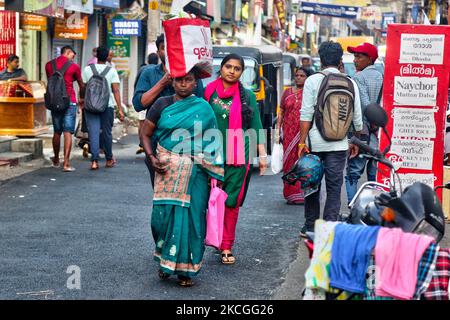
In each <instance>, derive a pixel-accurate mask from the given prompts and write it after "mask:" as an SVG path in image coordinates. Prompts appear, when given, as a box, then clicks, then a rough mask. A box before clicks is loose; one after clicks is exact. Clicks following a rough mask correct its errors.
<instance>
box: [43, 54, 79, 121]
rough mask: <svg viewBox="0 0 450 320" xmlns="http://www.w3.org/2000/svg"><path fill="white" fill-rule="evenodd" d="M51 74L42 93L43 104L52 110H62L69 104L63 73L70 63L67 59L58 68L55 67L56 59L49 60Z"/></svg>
mask: <svg viewBox="0 0 450 320" xmlns="http://www.w3.org/2000/svg"><path fill="white" fill-rule="evenodd" d="M51 64H52V68H53V74H52V75H51V76H50V77H49V78H48V83H47V92H46V93H45V94H44V99H45V106H46V107H47V109H48V110H51V111H54V112H63V111H65V110H66V109H67V108H69V105H70V97H69V96H68V95H67V90H66V83H65V82H64V74H65V73H66V71H67V69H69V67H70V66H71V65H72V62H71V61H67V62H66V63H65V64H64V65H63V66H62V68H61V69H60V70H58V68H57V67H56V60H52V61H51Z"/></svg>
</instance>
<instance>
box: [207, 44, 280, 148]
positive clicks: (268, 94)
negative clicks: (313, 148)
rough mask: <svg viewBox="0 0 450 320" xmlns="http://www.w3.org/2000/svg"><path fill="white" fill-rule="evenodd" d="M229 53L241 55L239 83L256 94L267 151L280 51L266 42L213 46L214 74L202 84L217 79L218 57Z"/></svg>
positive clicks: (274, 112)
mask: <svg viewBox="0 0 450 320" xmlns="http://www.w3.org/2000/svg"><path fill="white" fill-rule="evenodd" d="M230 53H235V54H238V55H240V56H242V57H243V58H244V62H245V69H244V72H243V74H242V76H241V82H242V84H243V85H244V87H246V88H247V89H250V90H252V91H253V92H254V93H255V95H256V100H257V102H258V105H259V112H260V115H261V122H262V125H263V128H264V129H267V149H268V152H269V153H270V149H271V143H270V136H271V129H272V127H273V125H274V120H275V119H276V115H277V111H278V106H279V105H280V101H281V95H282V94H283V55H282V51H281V50H280V49H278V48H277V47H274V46H270V45H262V46H233V47H229V46H213V58H214V59H213V67H214V74H213V76H212V77H210V78H207V79H203V85H204V86H205V87H206V85H207V84H208V83H209V82H211V81H213V80H214V79H216V78H217V76H218V73H219V70H220V64H221V62H222V59H223V58H224V57H225V56H226V55H228V54H230Z"/></svg>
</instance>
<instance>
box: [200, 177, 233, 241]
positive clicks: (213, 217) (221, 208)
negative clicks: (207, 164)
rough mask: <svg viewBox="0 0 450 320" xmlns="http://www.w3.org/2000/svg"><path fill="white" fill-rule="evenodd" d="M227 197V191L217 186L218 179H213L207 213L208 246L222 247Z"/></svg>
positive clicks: (206, 239)
mask: <svg viewBox="0 0 450 320" xmlns="http://www.w3.org/2000/svg"><path fill="white" fill-rule="evenodd" d="M227 198H228V195H227V193H226V192H225V191H223V190H222V189H220V188H219V187H217V180H216V179H211V193H210V195H209V202H208V212H207V213H206V238H205V245H207V246H211V247H215V248H217V249H220V245H221V244H222V236H223V220H224V217H225V201H226V200H227Z"/></svg>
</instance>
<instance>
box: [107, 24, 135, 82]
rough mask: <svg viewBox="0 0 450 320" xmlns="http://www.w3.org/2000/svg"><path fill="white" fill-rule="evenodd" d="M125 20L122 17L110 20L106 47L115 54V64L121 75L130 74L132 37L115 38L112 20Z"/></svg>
mask: <svg viewBox="0 0 450 320" xmlns="http://www.w3.org/2000/svg"><path fill="white" fill-rule="evenodd" d="M116 19H117V20H119V19H123V17H122V16H118V15H116V16H114V17H112V19H110V20H108V37H107V42H106V45H107V46H108V48H110V49H111V50H112V52H113V54H114V57H113V60H112V61H113V63H114V64H115V67H116V70H117V72H118V73H119V75H122V74H128V73H129V72H130V66H129V65H130V57H131V55H130V50H131V39H130V36H113V34H112V20H116Z"/></svg>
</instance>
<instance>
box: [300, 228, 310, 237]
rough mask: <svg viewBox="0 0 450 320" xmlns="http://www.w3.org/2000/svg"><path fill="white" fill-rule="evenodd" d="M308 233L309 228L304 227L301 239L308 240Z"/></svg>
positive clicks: (301, 231)
mask: <svg viewBox="0 0 450 320" xmlns="http://www.w3.org/2000/svg"><path fill="white" fill-rule="evenodd" d="M306 232H308V228H307V227H306V226H303V227H302V229H301V230H300V237H302V238H308V236H307V235H306Z"/></svg>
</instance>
